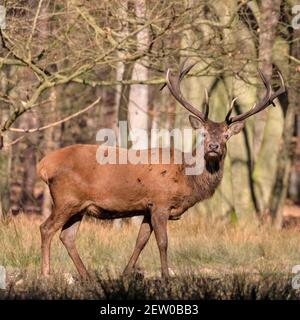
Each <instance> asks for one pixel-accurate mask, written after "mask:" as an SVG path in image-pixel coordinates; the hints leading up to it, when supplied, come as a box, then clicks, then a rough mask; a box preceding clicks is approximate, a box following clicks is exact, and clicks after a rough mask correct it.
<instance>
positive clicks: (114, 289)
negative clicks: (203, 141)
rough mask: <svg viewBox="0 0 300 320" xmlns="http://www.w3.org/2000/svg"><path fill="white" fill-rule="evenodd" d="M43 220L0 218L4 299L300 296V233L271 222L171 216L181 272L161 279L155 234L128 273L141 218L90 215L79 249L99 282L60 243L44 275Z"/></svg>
mask: <svg viewBox="0 0 300 320" xmlns="http://www.w3.org/2000/svg"><path fill="white" fill-rule="evenodd" d="M41 222H42V221H39V219H37V218H29V217H27V216H24V215H19V216H17V217H16V218H14V219H12V220H10V221H9V222H8V221H6V222H5V221H4V222H2V223H1V224H0V265H3V266H5V267H6V270H7V278H8V286H7V289H6V290H0V298H2V299H3V298H4V299H6V298H10V299H14V298H15V299H25V298H47V299H60V298H78V299H92V298H93V299H98V298H101V299H106V298H122V299H130V298H132V299H133V298H146V299H148V298H162V299H166V298H174V299H192V298H195V299H201V298H213V299H230V298H233V297H235V298H239V299H250V298H256V299H278V298H284V299H288V298H290V299H296V298H300V293H299V290H294V289H292V287H291V280H292V276H293V275H292V274H291V270H292V267H293V266H294V265H296V264H300V233H299V231H297V230H295V229H291V230H282V231H277V230H274V229H272V228H271V227H268V226H260V227H258V226H257V225H255V224H254V223H252V224H239V225H230V224H227V223H224V222H222V221H218V220H209V219H205V218H203V217H202V218H201V215H197V216H196V215H192V214H186V216H185V217H184V218H182V220H180V221H174V222H170V223H169V261H170V262H169V263H170V268H171V269H172V271H173V273H174V276H173V277H172V279H171V280H170V281H169V282H168V283H166V284H164V285H162V284H161V280H160V278H159V274H160V263H159V255H158V250H157V247H156V243H155V239H154V237H152V238H151V240H150V242H149V244H148V246H147V247H146V248H145V250H144V251H143V252H142V254H141V257H140V260H139V262H138V266H139V270H142V271H139V274H137V275H135V276H133V277H130V278H122V277H121V273H122V270H123V268H124V267H125V265H126V263H127V260H128V259H129V256H130V254H131V252H132V250H133V247H134V244H135V238H136V236H137V232H138V226H137V225H125V226H123V227H122V228H120V229H118V228H116V227H109V226H107V225H105V224H103V223H102V222H101V221H96V220H90V219H86V220H85V221H83V223H82V225H81V227H80V230H79V233H78V238H77V247H78V251H79V253H80V255H81V257H82V259H83V261H84V262H85V264H86V266H87V267H88V269H89V270H90V271H91V272H92V274H93V281H90V282H80V281H79V280H77V281H75V282H74V283H73V284H70V280H68V279H70V275H72V276H73V277H75V278H76V277H77V273H76V271H75V269H74V266H73V263H72V262H71V260H70V258H69V256H68V255H67V253H66V250H65V248H64V247H63V245H62V244H61V243H60V241H59V239H58V235H56V236H55V238H54V241H53V242H52V251H51V252H52V256H51V258H52V271H53V276H52V277H51V278H50V279H48V280H45V279H42V278H41V277H40V276H39V271H40V235H39V225H40V223H41Z"/></svg>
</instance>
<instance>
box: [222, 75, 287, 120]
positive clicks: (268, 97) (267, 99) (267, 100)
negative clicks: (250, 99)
mask: <svg viewBox="0 0 300 320" xmlns="http://www.w3.org/2000/svg"><path fill="white" fill-rule="evenodd" d="M258 73H259V76H260V78H261V80H262V82H263V84H264V86H265V88H266V94H265V96H264V98H263V99H262V100H261V101H259V102H258V103H255V104H254V106H253V107H252V109H250V110H249V111H248V112H245V113H243V114H240V115H237V116H235V117H232V118H230V116H228V115H227V116H226V122H227V123H228V124H231V123H233V122H236V121H242V120H245V119H247V118H248V117H250V116H252V115H254V114H256V113H258V112H260V111H262V110H264V109H265V108H267V107H268V106H269V105H274V102H273V100H274V99H276V98H277V97H279V96H280V95H281V94H283V93H285V92H286V88H285V84H284V80H283V77H282V75H281V73H280V72H278V74H279V78H280V81H281V86H280V88H279V89H278V90H277V91H276V92H274V93H273V94H272V87H271V84H270V83H269V81H267V79H266V77H265V76H264V74H263V73H262V71H261V70H260V69H258ZM231 111H232V110H230V113H231Z"/></svg>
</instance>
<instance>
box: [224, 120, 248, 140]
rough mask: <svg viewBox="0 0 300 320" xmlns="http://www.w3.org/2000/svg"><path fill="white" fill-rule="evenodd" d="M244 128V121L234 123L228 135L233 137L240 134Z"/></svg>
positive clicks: (228, 130)
mask: <svg viewBox="0 0 300 320" xmlns="http://www.w3.org/2000/svg"><path fill="white" fill-rule="evenodd" d="M243 128H244V121H238V122H234V123H233V124H231V125H230V126H229V127H228V129H227V133H228V134H229V136H230V137H231V136H233V135H235V134H238V133H240V132H241V131H242V130H243Z"/></svg>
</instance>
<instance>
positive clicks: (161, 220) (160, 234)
mask: <svg viewBox="0 0 300 320" xmlns="http://www.w3.org/2000/svg"><path fill="white" fill-rule="evenodd" d="M168 219H169V214H168V212H166V211H161V210H159V211H154V212H152V215H151V223H152V227H153V230H154V234H155V238H156V242H157V246H158V249H159V254H160V262H161V275H162V277H163V278H169V268H168V257H167V249H168V235H167V221H168Z"/></svg>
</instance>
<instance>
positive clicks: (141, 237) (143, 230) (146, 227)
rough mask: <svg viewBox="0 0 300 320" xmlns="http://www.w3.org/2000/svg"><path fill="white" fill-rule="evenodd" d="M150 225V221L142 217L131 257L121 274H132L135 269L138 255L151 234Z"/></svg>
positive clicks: (147, 217)
mask: <svg viewBox="0 0 300 320" xmlns="http://www.w3.org/2000/svg"><path fill="white" fill-rule="evenodd" d="M152 230H153V229H152V225H151V219H150V217H149V216H148V215H146V216H144V219H143V222H142V224H141V227H140V231H139V234H138V237H137V239H136V244H135V248H134V250H133V253H132V256H131V258H130V260H129V262H128V264H127V266H126V268H125V269H124V272H123V274H125V275H126V274H129V273H131V272H132V270H133V269H134V267H135V264H136V262H137V259H138V258H139V256H140V253H141V252H142V250H143V249H144V247H145V245H146V244H147V242H148V240H149V238H150V236H151V233H152Z"/></svg>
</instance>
